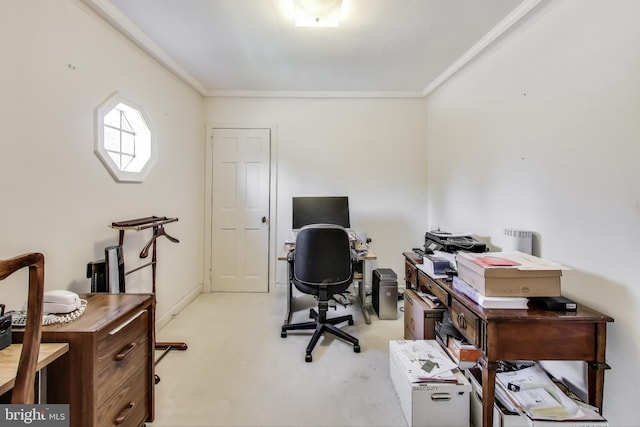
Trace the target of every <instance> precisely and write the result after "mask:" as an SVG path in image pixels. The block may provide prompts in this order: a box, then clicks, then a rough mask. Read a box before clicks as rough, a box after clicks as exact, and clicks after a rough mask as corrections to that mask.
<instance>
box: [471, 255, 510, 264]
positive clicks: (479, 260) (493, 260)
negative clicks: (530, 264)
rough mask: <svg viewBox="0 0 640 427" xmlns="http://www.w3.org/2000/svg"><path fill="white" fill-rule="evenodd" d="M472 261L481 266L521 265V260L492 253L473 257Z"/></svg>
mask: <svg viewBox="0 0 640 427" xmlns="http://www.w3.org/2000/svg"><path fill="white" fill-rule="evenodd" d="M472 261H473V262H475V263H476V264H478V265H479V266H481V267H513V266H515V265H520V263H519V262H517V261H514V260H512V259H509V258H504V257H498V256H490V255H487V256H479V257H473V259H472Z"/></svg>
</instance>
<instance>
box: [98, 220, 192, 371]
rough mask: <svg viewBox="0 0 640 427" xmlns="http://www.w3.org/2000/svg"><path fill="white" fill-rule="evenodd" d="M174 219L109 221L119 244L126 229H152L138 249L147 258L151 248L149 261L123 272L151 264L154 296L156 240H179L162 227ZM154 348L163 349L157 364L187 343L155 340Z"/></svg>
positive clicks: (122, 241) (175, 241)
mask: <svg viewBox="0 0 640 427" xmlns="http://www.w3.org/2000/svg"><path fill="white" fill-rule="evenodd" d="M176 221H178V218H169V217H166V216H162V217H159V216H149V217H145V218H136V219H130V220H127V221H118V222H113V223H111V228H113V229H115V230H119V238H118V245H120V246H122V245H123V244H124V233H125V231H127V230H133V231H141V230H146V229H148V228H151V229H153V234H152V236H151V239H149V241H148V242H147V244H146V245H145V246H144V247H143V248H142V251H140V258H147V257H148V256H149V250H151V261H150V262H148V263H146V264H143V265H141V266H139V267H136V268H134V269H132V270H129V271H127V272H125V275H128V274H131V273H133V272H135V271H138V270H140V269H142V268H145V267H149V266H151V277H152V279H151V283H152V289H153V295H154V296H155V295H156V266H157V264H158V252H157V241H158V238H159V237H161V236H164V237H166V238H167V239H169V241H171V242H173V243H179V242H180V241H179V240H178V239H176V238H175V237H172V236H170V235H169V234H167V232H166V231H165V229H164V225H165V224H169V223H171V222H176ZM156 300H157V298H156ZM155 348H156V350H164V351H163V353H162V355H161V356H160V357H159V358H158V359H156V361H155V363H156V364H158V362H160V360H162V358H163V357H164V356H166V355H167V353H168V352H169V351H171V350H182V351H184V350H186V349H187V344H186V343H184V342H156V346H155ZM158 381H159V379H158V378H157V377H156V382H158Z"/></svg>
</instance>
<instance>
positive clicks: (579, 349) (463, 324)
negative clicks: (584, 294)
mask: <svg viewBox="0 0 640 427" xmlns="http://www.w3.org/2000/svg"><path fill="white" fill-rule="evenodd" d="M403 256H404V258H405V268H406V270H407V272H406V277H405V283H406V284H407V287H413V286H415V287H416V288H417V289H419V290H422V291H425V292H430V293H432V294H433V295H435V296H436V297H437V298H438V299H439V300H440V301H441V302H442V303H443V304H444V305H445V306H446V307H447V308H448V309H449V312H450V314H451V321H452V323H453V326H454V327H455V328H456V329H457V330H458V331H460V333H461V334H462V335H463V336H464V337H465V338H466V339H467V340H468V341H469V342H470V343H472V344H473V345H475V346H476V347H477V348H478V349H479V350H480V351H481V352H482V358H481V359H480V366H481V368H482V408H483V412H482V424H483V426H492V425H493V410H492V408H493V404H494V398H495V379H496V369H497V365H498V362H499V361H501V360H582V361H585V362H586V365H587V369H586V372H587V381H588V385H587V386H588V390H587V392H588V395H589V403H590V404H591V405H594V406H596V407H598V409H600V410H601V411H602V401H603V392H604V371H605V370H606V369H608V368H609V366H608V365H607V363H606V360H605V351H606V337H607V323H610V322H613V318H611V317H609V316H607V315H605V314H602V313H600V312H598V311H596V310H593V309H591V308H589V307H587V306H585V305H584V304H579V305H578V310H577V311H575V312H561V311H546V310H543V309H540V308H529V309H524V310H515V309H512V310H504V309H502V310H500V309H484V308H483V307H481V306H479V305H478V304H476V303H474V302H473V301H471V300H470V299H469V298H467V297H466V296H464V295H462V294H461V293H459V292H457V291H455V290H454V289H453V287H452V285H451V282H449V281H446V280H444V279H438V280H434V279H432V278H430V277H429V276H428V275H427V274H426V273H425V272H424V271H422V270H421V269H419V268H418V267H417V265H418V264H421V263H422V258H421V257H419V256H418V255H416V254H415V253H413V252H405V253H403ZM416 278H417V279H416Z"/></svg>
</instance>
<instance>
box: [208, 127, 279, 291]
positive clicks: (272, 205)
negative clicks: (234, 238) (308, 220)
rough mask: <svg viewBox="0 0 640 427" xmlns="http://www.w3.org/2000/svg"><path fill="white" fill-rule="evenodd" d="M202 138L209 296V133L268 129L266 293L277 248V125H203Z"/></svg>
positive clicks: (271, 283)
mask: <svg viewBox="0 0 640 427" xmlns="http://www.w3.org/2000/svg"><path fill="white" fill-rule="evenodd" d="M205 125H206V136H205V144H204V145H205V147H204V159H205V171H204V195H203V196H204V239H203V240H204V242H203V243H204V251H203V253H204V262H203V265H204V271H203V275H202V277H203V280H204V283H203V291H204V292H205V293H211V292H212V289H213V286H212V283H211V282H212V280H211V271H212V262H211V261H212V259H211V257H212V252H213V251H212V244H213V242H212V238H211V237H212V235H211V232H212V227H211V224H212V221H213V208H212V207H213V185H212V183H213V181H212V180H213V146H212V145H213V143H212V139H213V130H214V129H268V130H269V134H270V147H269V159H270V160H269V220H268V223H267V224H268V226H269V244H268V248H267V250H268V255H267V258H268V267H267V269H268V273H267V276H268V278H267V292H271V290H272V289H275V284H276V283H275V277H276V260H277V255H278V248H277V247H276V236H277V224H278V221H277V213H278V209H277V205H278V204H277V200H278V193H277V190H278V186H277V183H278V167H277V166H278V159H277V155H278V154H277V153H278V149H277V147H278V137H277V130H278V128H277V125H276V124H275V123H249V122H247V123H245V122H231V123H229V122H206V124H205Z"/></svg>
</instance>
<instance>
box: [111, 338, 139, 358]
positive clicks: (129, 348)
mask: <svg viewBox="0 0 640 427" xmlns="http://www.w3.org/2000/svg"><path fill="white" fill-rule="evenodd" d="M134 348H136V343H134V342H132V343H131V344H129V345H128V346H127V347H126V348H125V349H123V350H121V351H120V353H118V354H116V357H115V358H114V359H115V360H116V361H117V362H120V361H121V360H124V359H126V358H127V356H129V354H130V353H131V352H132V351H133V349H134Z"/></svg>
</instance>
